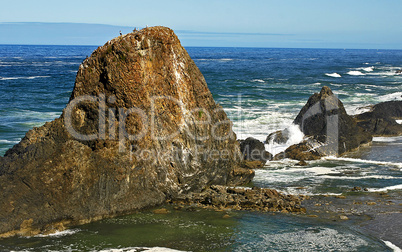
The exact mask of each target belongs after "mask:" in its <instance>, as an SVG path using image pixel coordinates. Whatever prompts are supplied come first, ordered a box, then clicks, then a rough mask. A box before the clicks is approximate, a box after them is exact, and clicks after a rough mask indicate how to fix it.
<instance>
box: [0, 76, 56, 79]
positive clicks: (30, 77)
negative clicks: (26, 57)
mask: <svg viewBox="0 0 402 252" xmlns="http://www.w3.org/2000/svg"><path fill="white" fill-rule="evenodd" d="M49 77H50V76H28V77H0V80H33V79H36V78H49Z"/></svg>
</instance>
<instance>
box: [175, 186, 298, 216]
mask: <svg viewBox="0 0 402 252" xmlns="http://www.w3.org/2000/svg"><path fill="white" fill-rule="evenodd" d="M303 199H304V197H301V196H300V197H299V196H293V195H285V194H282V193H279V192H277V191H276V190H272V189H264V188H233V187H225V186H211V187H210V188H208V189H206V190H205V191H203V192H201V193H191V194H187V195H183V196H181V197H178V198H176V199H174V200H172V201H170V202H171V203H174V204H177V205H196V206H198V207H205V208H212V209H219V210H222V209H235V210H258V211H263V212H278V211H281V212H295V213H305V212H306V209H305V208H303V207H301V205H300V204H301V202H302V200H303Z"/></svg>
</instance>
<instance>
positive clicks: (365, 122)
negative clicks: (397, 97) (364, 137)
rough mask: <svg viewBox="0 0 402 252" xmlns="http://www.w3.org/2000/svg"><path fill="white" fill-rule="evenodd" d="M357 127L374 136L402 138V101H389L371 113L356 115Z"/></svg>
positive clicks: (376, 106) (377, 106) (380, 104)
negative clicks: (400, 121) (401, 121)
mask: <svg viewBox="0 0 402 252" xmlns="http://www.w3.org/2000/svg"><path fill="white" fill-rule="evenodd" d="M355 119H356V120H357V125H358V126H359V127H361V128H363V129H364V130H365V131H366V132H368V133H370V134H371V135H373V136H400V135H402V125H400V124H398V123H397V122H396V121H395V119H402V101H388V102H382V103H379V104H376V105H374V106H373V107H372V108H371V110H370V111H369V112H365V113H363V114H360V115H356V116H355Z"/></svg>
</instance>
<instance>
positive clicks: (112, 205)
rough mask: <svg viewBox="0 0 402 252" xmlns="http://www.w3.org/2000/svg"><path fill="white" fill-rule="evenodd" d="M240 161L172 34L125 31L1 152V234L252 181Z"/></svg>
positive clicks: (226, 126) (225, 122) (218, 111)
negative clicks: (40, 122) (49, 111)
mask: <svg viewBox="0 0 402 252" xmlns="http://www.w3.org/2000/svg"><path fill="white" fill-rule="evenodd" d="M240 161H241V153H240V151H239V144H238V142H237V141H236V137H235V134H234V133H233V131H232V129H231V122H230V121H229V119H228V118H227V116H226V114H225V112H224V111H223V110H222V108H221V107H220V106H219V105H217V104H216V103H215V102H214V100H213V98H212V95H211V93H210V91H209V89H208V87H207V84H206V82H205V80H204V77H203V76H202V74H201V72H200V71H199V69H198V68H197V66H196V65H195V64H194V62H193V61H192V59H191V58H190V57H189V55H188V54H187V52H186V51H185V49H184V48H183V47H182V46H181V45H180V42H179V40H178V38H177V37H176V35H175V34H174V33H173V31H172V30H170V29H168V28H163V27H153V28H146V29H143V30H141V31H137V32H134V33H130V34H127V35H124V36H119V37H118V38H115V39H113V40H111V41H109V42H107V43H106V44H105V45H104V46H102V47H99V48H98V49H96V50H95V51H94V52H93V54H92V55H91V56H90V57H89V58H87V59H85V60H84V62H83V63H82V64H81V66H80V68H79V71H78V74H77V77H76V82H75V86H74V90H73V92H72V95H71V98H70V101H69V104H68V105H67V107H66V109H64V111H63V114H62V115H61V117H60V118H57V119H55V120H54V121H52V122H48V123H46V124H45V125H44V126H42V127H40V128H34V129H32V130H30V131H29V132H28V133H27V134H26V136H25V137H24V138H23V139H22V140H21V142H20V143H19V144H17V145H16V146H14V147H13V148H12V149H10V150H9V151H7V153H6V154H5V156H4V158H1V159H0V185H1V187H0V190H1V191H0V195H1V196H0V222H1V225H0V234H2V236H10V235H15V234H21V235H32V234H36V233H38V232H47V231H49V230H50V231H51V230H52V229H58V228H60V229H62V228H63V226H64V225H66V224H67V225H70V224H79V223H85V222H88V221H91V220H96V219H100V218H104V217H108V216H113V215H117V214H123V213H129V212H133V211H135V210H136V209H141V208H144V207H147V206H152V205H156V204H160V203H162V202H163V201H164V200H166V199H167V198H175V197H177V196H179V195H183V194H185V193H187V192H200V191H201V190H202V189H203V188H205V187H207V186H209V185H212V184H221V185H227V184H230V183H231V181H236V183H241V182H247V181H246V180H250V178H252V176H253V173H252V172H250V171H247V170H246V171H244V170H242V168H239V167H238V164H239V162H240ZM244 174H245V175H244ZM243 175H244V177H242V176H243ZM239 178H240V179H239Z"/></svg>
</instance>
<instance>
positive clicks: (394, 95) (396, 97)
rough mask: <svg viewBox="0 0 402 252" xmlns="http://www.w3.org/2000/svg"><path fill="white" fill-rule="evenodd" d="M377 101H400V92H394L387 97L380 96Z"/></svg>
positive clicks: (401, 95)
mask: <svg viewBox="0 0 402 252" xmlns="http://www.w3.org/2000/svg"><path fill="white" fill-rule="evenodd" d="M377 99H378V100H379V101H392V100H402V92H395V93H391V94H387V95H382V96H379V97H378V98H377Z"/></svg>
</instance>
